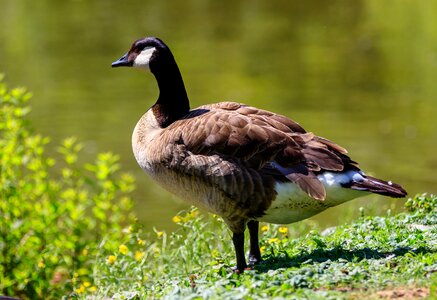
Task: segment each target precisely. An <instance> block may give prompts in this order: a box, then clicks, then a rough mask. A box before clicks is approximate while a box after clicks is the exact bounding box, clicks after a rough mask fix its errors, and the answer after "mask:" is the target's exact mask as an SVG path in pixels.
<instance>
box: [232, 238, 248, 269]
mask: <svg viewBox="0 0 437 300" xmlns="http://www.w3.org/2000/svg"><path fill="white" fill-rule="evenodd" d="M232 241H233V242H234V247H235V256H236V258H237V271H239V272H240V273H242V272H244V269H246V268H247V264H246V258H244V232H243V233H234V234H233V236H232Z"/></svg>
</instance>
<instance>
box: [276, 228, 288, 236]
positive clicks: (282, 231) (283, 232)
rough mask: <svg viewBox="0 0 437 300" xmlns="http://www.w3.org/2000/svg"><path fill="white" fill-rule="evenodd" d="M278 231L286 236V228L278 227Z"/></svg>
mask: <svg viewBox="0 0 437 300" xmlns="http://www.w3.org/2000/svg"><path fill="white" fill-rule="evenodd" d="M278 230H279V232H280V233H282V234H287V233H288V228H287V227H279V229H278Z"/></svg>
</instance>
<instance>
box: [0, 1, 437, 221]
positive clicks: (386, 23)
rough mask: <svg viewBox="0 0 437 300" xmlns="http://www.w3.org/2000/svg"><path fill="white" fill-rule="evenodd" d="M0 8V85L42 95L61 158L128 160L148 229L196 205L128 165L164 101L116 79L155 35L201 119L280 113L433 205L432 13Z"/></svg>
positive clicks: (39, 104) (37, 120) (36, 107)
mask: <svg viewBox="0 0 437 300" xmlns="http://www.w3.org/2000/svg"><path fill="white" fill-rule="evenodd" d="M0 3H1V7H2V9H1V10H0V41H1V44H0V58H1V59H0V72H4V73H5V74H6V75H7V79H6V80H7V81H8V82H9V84H10V85H24V86H27V87H28V88H29V89H30V90H32V91H33V93H34V99H33V101H32V106H33V113H32V114H31V118H32V121H33V124H34V127H35V128H36V129H37V130H38V131H39V132H42V133H43V134H45V135H48V136H51V137H52V138H53V140H54V141H53V143H52V145H55V144H56V143H57V142H59V141H60V140H61V139H63V138H64V137H68V136H72V135H73V136H77V137H78V138H79V139H80V140H82V141H83V142H84V144H85V153H84V155H85V156H86V158H87V159H92V157H94V156H95V154H96V153H97V152H101V151H113V152H116V153H119V154H120V155H121V162H122V164H123V168H124V170H127V171H129V172H131V173H133V174H134V175H135V176H136V178H137V179H138V180H137V184H138V190H137V192H136V194H135V199H136V204H137V205H136V210H137V214H138V215H139V216H140V219H141V221H142V222H143V223H144V224H146V226H148V227H151V226H156V227H159V228H169V227H171V225H169V223H171V222H170V219H171V216H173V215H174V214H175V213H176V212H177V211H178V210H180V209H181V208H184V207H186V205H185V204H183V203H182V202H178V201H177V200H175V198H174V197H173V196H171V195H169V194H168V193H166V192H165V191H163V190H162V189H160V188H159V187H158V186H157V185H155V184H154V183H153V182H151V181H150V180H149V179H148V178H147V177H146V175H144V174H143V173H142V171H141V170H140V169H139V167H137V165H136V162H135V161H134V158H133V155H132V153H131V146H130V137H131V132H132V130H133V128H134V126H135V124H136V122H137V120H138V119H139V118H140V116H141V115H142V113H143V112H145V111H146V110H147V108H148V107H150V106H151V105H152V104H153V102H154V100H155V99H156V97H157V87H156V83H155V81H154V78H153V77H152V76H151V75H150V74H143V73H141V72H138V71H133V70H130V69H127V68H126V69H116V70H113V69H111V68H110V64H111V62H112V61H114V60H116V59H118V58H119V57H120V56H121V55H122V54H124V52H125V51H126V50H128V48H129V46H130V44H131V43H132V41H133V40H134V39H137V38H139V37H143V36H147V35H155V36H158V37H160V38H162V39H163V40H164V41H166V42H167V43H168V45H169V46H170V47H171V49H172V51H173V53H174V55H175V57H176V60H177V61H178V63H179V67H180V69H181V71H182V73H183V76H184V80H185V83H186V87H187V91H188V93H189V96H190V99H191V102H192V103H191V104H192V107H196V106H198V105H201V104H205V103H210V102H217V101H223V100H232V101H240V102H244V103H247V104H250V105H255V106H258V107H262V108H265V109H269V110H272V111H275V112H280V113H282V114H285V115H287V116H289V117H291V118H292V119H294V120H296V121H298V122H299V123H300V124H301V125H303V126H304V127H305V128H306V129H307V130H308V131H313V132H315V133H316V134H318V135H320V136H323V137H326V138H329V139H331V140H333V141H335V142H337V143H339V144H340V145H342V146H344V147H346V148H347V149H348V150H349V153H350V154H351V156H352V157H353V158H354V159H355V160H357V161H359V162H360V164H361V166H362V168H363V169H364V170H366V171H367V172H368V173H370V174H372V175H376V176H378V177H381V178H385V179H387V180H392V181H394V182H398V183H401V184H402V185H404V187H405V188H406V189H407V190H408V192H409V193H410V195H414V194H415V193H422V192H425V191H428V192H434V193H436V192H437V185H436V179H435V176H436V171H435V169H436V168H437V155H436V154H435V151H436V149H437V120H436V114H437V85H436V84H435V81H436V78H437V30H436V28H437V3H436V2H431V1H429V2H428V1H421V2H417V1H412V0H411V1H402V2H395V3H396V4H395V5H393V3H394V2H392V1H377V0H375V1H329V2H327V1H305V3H303V2H302V1H300V2H298V3H297V2H296V1H293V2H292V1H285V0H284V1H275V2H274V3H273V2H271V3H267V1H221V2H218V1H200V0H197V1H196V0H192V1H189V0H184V1H171V2H170V1H168V2H164V1H139V0H137V1H127V2H126V1H55V0H45V1H44V0H42V1H34V2H30V1H24V0H23V1H15V0H2V1H1V2H0ZM53 148H54V147H53ZM402 203H403V202H402V201H400V200H387V199H382V197H366V198H362V199H360V200H357V201H353V202H349V203H348V204H345V205H342V206H340V207H338V208H335V209H331V210H328V211H327V212H325V213H323V214H321V215H319V216H317V217H316V218H315V220H316V221H317V222H320V223H321V224H322V225H324V226H328V225H331V224H336V223H337V222H339V221H344V219H345V218H346V219H348V218H349V219H351V218H354V217H356V216H357V215H358V207H360V206H366V207H367V210H370V211H374V212H376V213H381V212H383V211H384V210H385V209H387V208H389V207H390V208H394V209H401V207H402ZM345 216H347V217H345ZM339 218H340V219H339Z"/></svg>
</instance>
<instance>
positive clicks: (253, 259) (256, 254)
mask: <svg viewBox="0 0 437 300" xmlns="http://www.w3.org/2000/svg"><path fill="white" fill-rule="evenodd" d="M258 227H259V222H258V221H249V222H248V223H247V228H249V234H250V252H249V264H256V263H258V262H260V261H261V251H260V250H259V241H258Z"/></svg>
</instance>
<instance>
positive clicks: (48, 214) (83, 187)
mask: <svg viewBox="0 0 437 300" xmlns="http://www.w3.org/2000/svg"><path fill="white" fill-rule="evenodd" d="M30 97H31V95H30V94H29V93H27V92H26V91H25V90H24V89H12V90H10V89H8V87H7V86H6V84H4V83H3V82H2V81H1V79H0V295H1V294H3V295H10V296H12V295H13V296H19V297H24V298H32V299H35V298H44V299H47V298H55V299H59V298H60V296H62V295H68V294H70V293H72V292H73V291H74V289H83V287H85V288H86V289H88V290H89V291H91V292H92V291H93V290H94V289H95V287H94V285H93V279H92V277H90V275H91V272H92V261H93V260H94V258H95V256H96V255H97V252H98V251H99V249H100V248H99V246H100V245H99V243H100V241H101V240H102V239H103V238H105V239H108V240H118V239H121V237H122V235H123V233H122V230H121V228H122V225H123V224H126V223H127V221H128V218H130V219H132V217H131V215H130V214H129V211H130V208H131V200H130V198H129V197H128V196H127V195H128V193H129V192H131V191H132V190H133V188H134V180H133V178H132V177H131V176H130V175H128V174H120V172H119V165H118V163H117V162H118V157H117V156H116V155H114V154H111V153H103V154H99V155H98V156H97V159H96V161H95V162H94V164H87V165H85V166H81V165H80V164H79V163H78V154H79V152H80V149H81V148H82V146H81V144H79V143H77V142H76V140H75V139H74V138H68V139H66V140H64V142H63V143H62V145H61V146H60V147H59V153H60V154H61V155H60V157H61V163H56V161H55V159H54V158H52V157H49V156H48V155H46V153H45V149H46V147H47V144H48V143H49V139H48V138H47V137H43V136H41V135H39V134H35V133H34V132H33V131H32V130H31V128H30V125H29V121H28V120H27V119H26V116H27V114H28V113H29V111H30V108H29V106H28V105H27V104H26V103H27V101H28V100H29V99H30ZM73 293H74V292H73Z"/></svg>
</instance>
